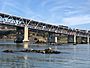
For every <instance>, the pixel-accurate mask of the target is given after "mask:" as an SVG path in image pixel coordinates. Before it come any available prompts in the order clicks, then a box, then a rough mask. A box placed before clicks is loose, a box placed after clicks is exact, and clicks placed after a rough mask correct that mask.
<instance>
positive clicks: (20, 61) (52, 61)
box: [0, 42, 90, 68]
mask: <svg viewBox="0 0 90 68" xmlns="http://www.w3.org/2000/svg"><path fill="white" fill-rule="evenodd" d="M48 47H52V48H53V49H57V50H58V51H61V52H62V53H60V54H40V53H22V52H16V53H3V52H2V51H3V50H5V49H13V50H20V49H23V44H14V43H12V42H2V43H1V42H0V68H90V45H88V44H87V45H86V44H83V45H82V44H79V45H69V44H68V45H62V46H60V45H59V46H50V45H49V46H48V45H29V48H33V49H45V48H48Z"/></svg>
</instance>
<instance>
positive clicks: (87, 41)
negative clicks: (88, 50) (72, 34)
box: [87, 36, 89, 44]
mask: <svg viewBox="0 0 90 68" xmlns="http://www.w3.org/2000/svg"><path fill="white" fill-rule="evenodd" d="M87 44H89V36H87Z"/></svg>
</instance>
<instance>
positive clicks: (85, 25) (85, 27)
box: [69, 23, 90, 30]
mask: <svg viewBox="0 0 90 68" xmlns="http://www.w3.org/2000/svg"><path fill="white" fill-rule="evenodd" d="M69 27H71V28H75V29H85V30H90V23H87V24H80V25H73V26H69Z"/></svg>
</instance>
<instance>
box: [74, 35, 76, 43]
mask: <svg viewBox="0 0 90 68" xmlns="http://www.w3.org/2000/svg"><path fill="white" fill-rule="evenodd" d="M74 44H76V34H74Z"/></svg>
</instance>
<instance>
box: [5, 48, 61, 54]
mask: <svg viewBox="0 0 90 68" xmlns="http://www.w3.org/2000/svg"><path fill="white" fill-rule="evenodd" d="M3 52H5V53H14V52H34V53H42V54H59V53H61V52H59V51H54V50H51V49H49V48H48V49H45V50H33V49H24V50H20V51H14V50H4V51H3Z"/></svg>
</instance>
